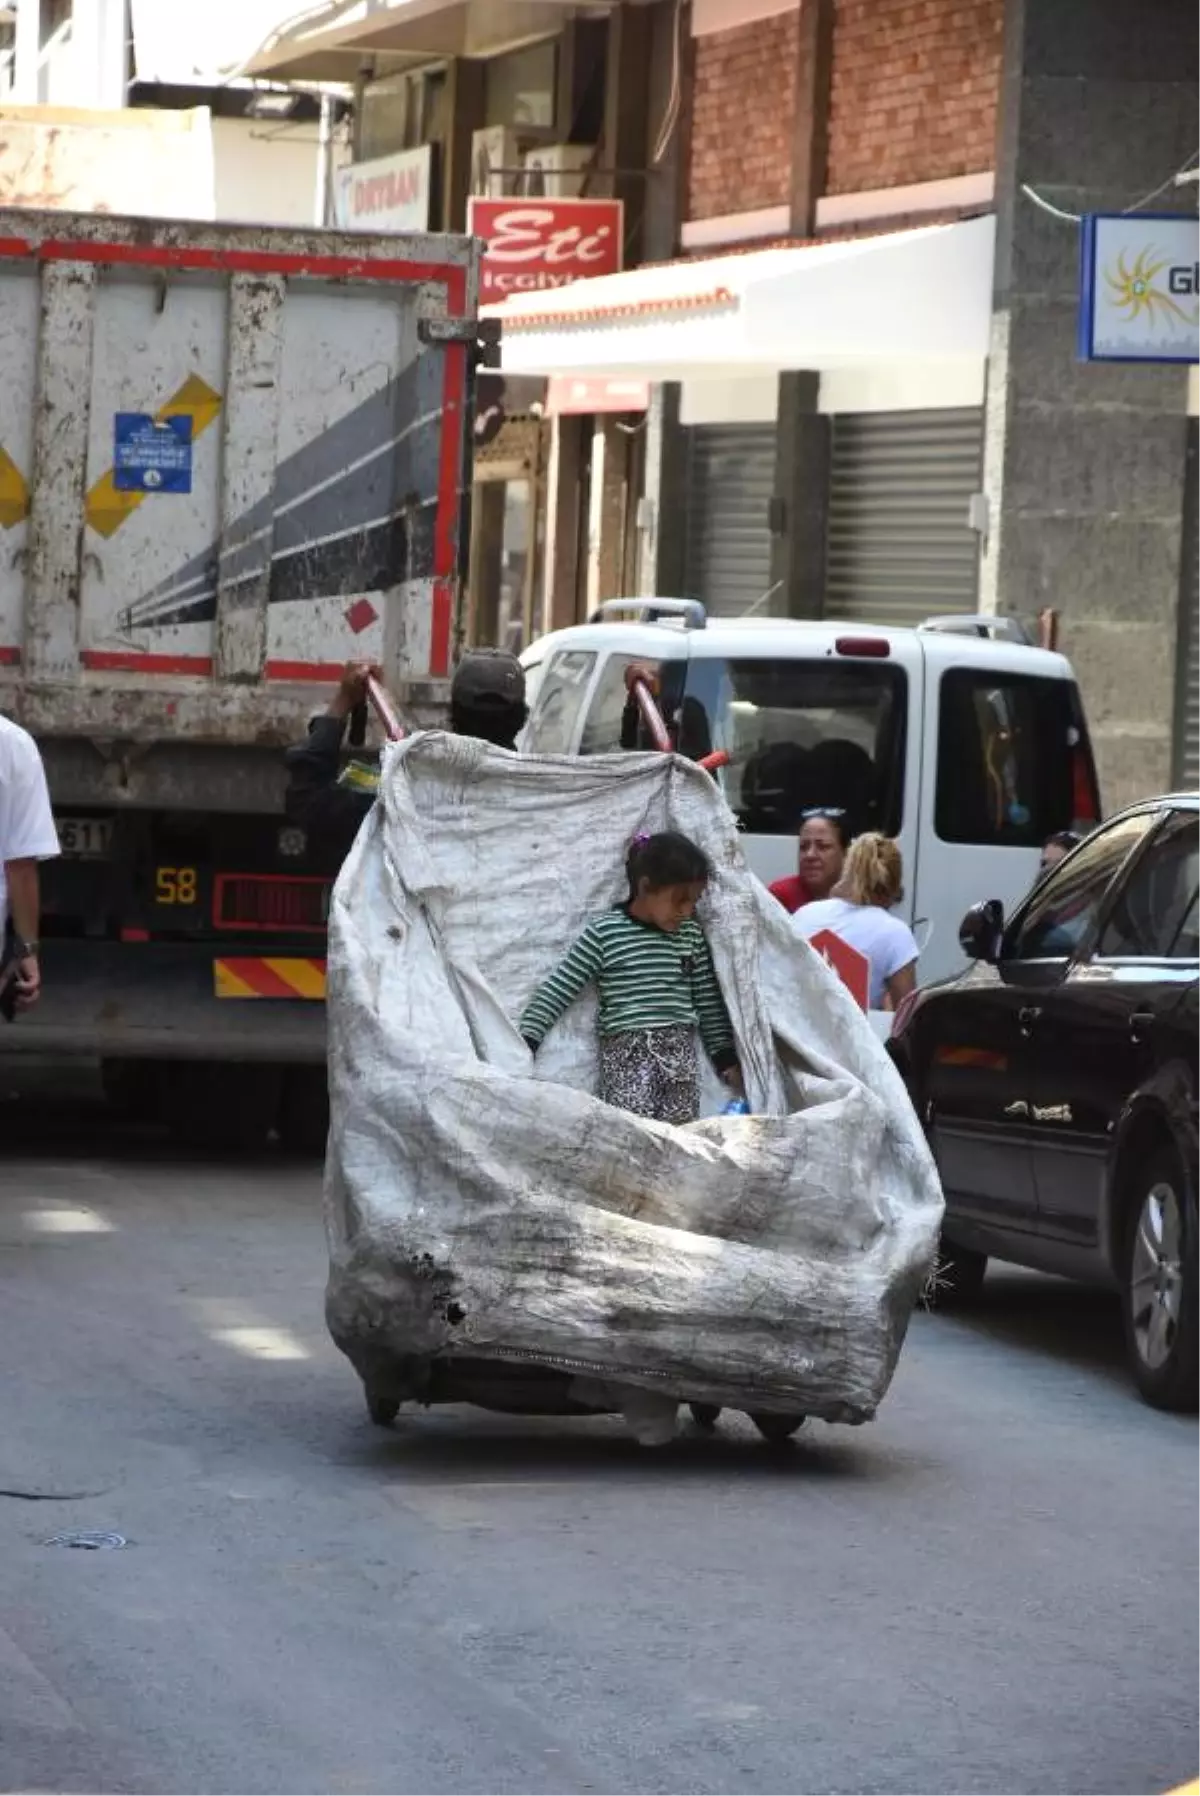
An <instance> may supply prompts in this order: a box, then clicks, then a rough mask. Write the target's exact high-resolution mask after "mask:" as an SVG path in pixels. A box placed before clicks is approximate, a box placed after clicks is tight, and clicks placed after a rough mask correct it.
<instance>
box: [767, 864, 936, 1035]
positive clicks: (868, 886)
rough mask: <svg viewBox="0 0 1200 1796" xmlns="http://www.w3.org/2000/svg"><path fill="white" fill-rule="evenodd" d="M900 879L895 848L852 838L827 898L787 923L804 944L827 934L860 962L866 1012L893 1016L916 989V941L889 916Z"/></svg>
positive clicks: (901, 872) (900, 866) (899, 890)
mask: <svg viewBox="0 0 1200 1796" xmlns="http://www.w3.org/2000/svg"><path fill="white" fill-rule="evenodd" d="M903 879H904V863H903V862H902V860H901V858H900V846H899V844H898V843H897V842H893V841H891V840H889V838H888V837H887V836H881V835H878V834H876V833H874V832H873V831H872V832H868V834H866V835H863V836H856V837H855V839H854V841H853V842H852V843H851V844H850V849H849V852H848V853H847V855H846V864H845V867H844V868H843V870H842V877H841V879H840V880H839V881H838V883H837V885H836V886H835V887H834V889H833V895H832V897H829V898H820V899H817V900H816V902H814V903H812V904H806V905H805V906H804V908H803V909H802V910H798V911H797V912H796V914H795V916H794V917H793V918H792V926H793V928H794V929H795V931H796V934H797V935H802V936H803V937H804V939H805V940H806V941H811V940H812V938H813V936H814V935H819V934H820V933H821V931H822V930H823V929H829V930H831V931H832V932H833V934H834V935H836V936H840V938H841V939H842V941H844V942H848V943H849V944H850V946H851V947H852V948H857V949H858V951H859V953H860V954H864V955H865V956H866V958H867V960H868V961H869V963H870V967H871V986H870V1003H871V1009H872V1010H883V1009H888V1010H894V1009H895V1008H896V1006H897V1005H898V1004H899V1002H900V1000H901V998H904V997H907V996H908V993H909V992H911V991H912V990H913V988H914V986H915V985H916V983H917V954H918V952H919V950H918V948H917V941H916V937H915V936H914V935H913V932H912V930H911V929H910V928H909V927H908V924H907V923H902V922H901V921H900V918H899V917H893V916H892V915H891V914H890V912H891V907H892V905H893V904H898V903H899V902H900V900H901V898H902V897H903V896H904V884H903Z"/></svg>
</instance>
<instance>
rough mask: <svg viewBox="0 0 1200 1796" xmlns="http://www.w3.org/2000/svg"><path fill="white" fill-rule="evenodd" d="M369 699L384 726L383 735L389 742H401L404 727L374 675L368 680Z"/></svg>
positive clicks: (368, 677)
mask: <svg viewBox="0 0 1200 1796" xmlns="http://www.w3.org/2000/svg"><path fill="white" fill-rule="evenodd" d="M366 689H367V699H368V701H369V702H370V705H371V709H372V710H373V711H374V713H375V715H376V717H378V719H379V721H380V724H381V725H382V726H383V733H384V735H385V736H386V737H387V739H388V741H389V742H399V741H401V739H402V738H403V736H404V726H403V724H402V723H401V722H400V719H399V717H398V715H397V713H396V711H395V709H394V707H393V705H392V701H391V699H390V698H389V697H388V695H387V693H386V692H385V691H384V689H383V687H382V686H381V685H380V684H379V681H378V680H377V679H376V678H375V676H374V674H368V675H367V678H366Z"/></svg>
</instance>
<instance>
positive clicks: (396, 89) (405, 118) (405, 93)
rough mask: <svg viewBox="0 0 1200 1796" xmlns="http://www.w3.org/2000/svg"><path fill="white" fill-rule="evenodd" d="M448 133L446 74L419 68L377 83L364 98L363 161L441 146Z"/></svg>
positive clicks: (360, 156)
mask: <svg viewBox="0 0 1200 1796" xmlns="http://www.w3.org/2000/svg"><path fill="white" fill-rule="evenodd" d="M445 134H446V71H445V69H444V68H443V67H440V66H439V67H436V68H427V69H416V70H414V71H413V72H412V73H410V74H407V75H391V76H389V77H388V78H387V79H386V80H384V81H373V82H372V83H371V84H370V86H369V87H367V88H366V89H365V91H364V93H363V96H362V120H361V125H360V128H359V153H358V159H359V161H360V162H372V161H374V160H375V158H376V157H378V156H393V155H395V154H396V152H397V151H398V150H415V149H418V148H419V147H420V145H421V144H423V143H437V142H439V141H440V140H441V139H442V138H443V137H444V136H445Z"/></svg>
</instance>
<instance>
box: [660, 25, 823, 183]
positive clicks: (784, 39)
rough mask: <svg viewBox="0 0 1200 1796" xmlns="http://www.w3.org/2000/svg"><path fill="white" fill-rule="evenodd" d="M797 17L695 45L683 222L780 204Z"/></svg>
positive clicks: (786, 178)
mask: <svg viewBox="0 0 1200 1796" xmlns="http://www.w3.org/2000/svg"><path fill="white" fill-rule="evenodd" d="M799 19H800V14H799V11H798V10H797V11H796V12H794V13H782V14H780V15H778V16H777V17H776V18H773V19H761V20H759V21H758V22H757V23H756V24H753V25H740V26H738V27H736V29H734V30H733V31H718V32H714V33H713V34H712V35H711V36H705V37H699V38H697V39H696V40H695V46H694V53H695V75H694V80H693V87H692V120H691V152H690V156H689V161H688V205H687V216H688V218H689V219H697V218H722V217H724V216H725V215H726V214H727V213H730V212H755V211H758V210H759V209H760V208H761V207H764V206H781V205H786V204H787V201H788V188H789V184H790V180H791V160H792V123H793V118H794V115H795V110H796V56H797V48H798V35H797V34H798V31H799Z"/></svg>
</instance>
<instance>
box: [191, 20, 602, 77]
mask: <svg viewBox="0 0 1200 1796" xmlns="http://www.w3.org/2000/svg"><path fill="white" fill-rule="evenodd" d="M225 3H227V4H233V3H236V0H225ZM251 3H252V4H253V5H257V6H262V5H266V6H270V5H271V4H272V0H251ZM210 4H211V0H210ZM602 4H603V5H604V6H605V7H606V8H607V7H608V6H609V5H610V4H611V0H602ZM163 10H164V11H169V12H171V13H172V15H173V13H174V8H173V7H166V8H163ZM275 10H276V13H277V15H278V16H277V19H275V20H273V21H272V23H273V24H274V25H275V26H276V29H274V30H273V31H271V33H270V35H269V36H261V35H260V39H259V42H258V47H257V49H256V50H255V52H254V54H253V55H252V57H251V58H250V61H249V64H248V70H249V72H250V73H251V74H255V75H269V76H272V77H273V78H274V79H275V80H278V81H318V82H319V81H353V80H354V78H355V75H356V73H357V72H358V70H359V69H361V67H362V64H363V60H364V58H367V57H370V58H373V59H374V72H375V74H376V75H387V74H391V73H393V72H394V71H396V70H399V69H403V68H404V67H406V66H408V65H410V64H415V63H419V62H421V61H428V60H429V59H430V58H431V57H442V56H467V57H482V56H493V55H496V54H498V53H499V52H500V51H503V50H509V49H514V48H516V47H518V46H520V45H521V44H525V43H530V42H533V41H536V40H537V39H538V38H540V37H549V36H554V35H556V34H557V33H558V32H559V31H561V29H562V25H563V21H564V19H565V18H566V17H567V16H568V11H569V10H574V7H573V4H572V0H313V3H312V4H311V5H308V6H306V7H302V8H297V6H296V5H295V4H288V3H287V0H275Z"/></svg>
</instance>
